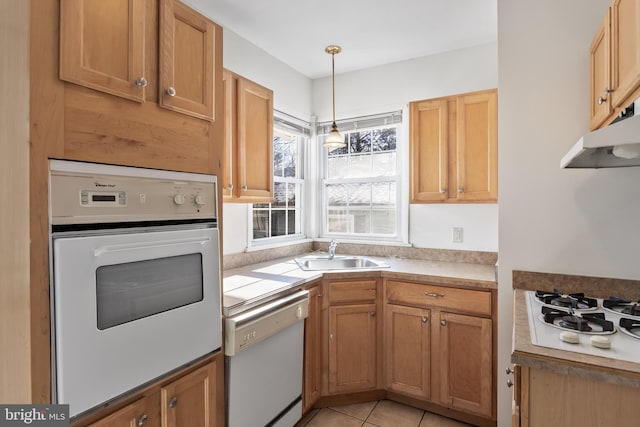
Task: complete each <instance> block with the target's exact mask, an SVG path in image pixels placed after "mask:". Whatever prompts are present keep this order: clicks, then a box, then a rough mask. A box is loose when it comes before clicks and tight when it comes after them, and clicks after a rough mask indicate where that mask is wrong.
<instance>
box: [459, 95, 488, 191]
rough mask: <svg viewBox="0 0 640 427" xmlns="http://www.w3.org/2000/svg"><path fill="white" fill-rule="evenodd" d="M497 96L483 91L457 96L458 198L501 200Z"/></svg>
mask: <svg viewBox="0 0 640 427" xmlns="http://www.w3.org/2000/svg"><path fill="white" fill-rule="evenodd" d="M497 103H498V95H497V93H496V91H495V90H494V91H488V92H480V93H474V94H469V95H465V96H461V97H459V98H458V103H457V110H458V111H457V113H458V118H457V120H458V125H457V144H456V152H457V162H456V163H457V171H456V176H457V186H458V188H457V190H456V191H457V193H458V197H457V198H458V200H465V201H474V200H482V201H495V200H497V199H498V107H497Z"/></svg>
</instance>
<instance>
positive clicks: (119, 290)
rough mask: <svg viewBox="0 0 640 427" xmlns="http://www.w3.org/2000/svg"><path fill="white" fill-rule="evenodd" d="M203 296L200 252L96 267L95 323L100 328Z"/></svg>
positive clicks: (189, 302)
mask: <svg viewBox="0 0 640 427" xmlns="http://www.w3.org/2000/svg"><path fill="white" fill-rule="evenodd" d="M202 299H203V273H202V254H200V253H193V254H187V255H178V256H172V257H167V258H155V259H150V260H144V261H135V262H128V263H124V264H115V265H105V266H101V267H98V268H97V270H96V302H97V317H98V319H97V322H98V323H97V326H98V329H100V330H104V329H108V328H111V327H114V326H117V325H121V324H123V323H127V322H132V321H134V320H137V319H141V318H143V317H147V316H152V315H154V314H158V313H162V312H165V311H168V310H173V309H176V308H178V307H183V306H186V305H189V304H193V303H196V302H198V301H202Z"/></svg>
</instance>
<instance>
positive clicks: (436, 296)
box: [424, 292, 445, 298]
mask: <svg viewBox="0 0 640 427" xmlns="http://www.w3.org/2000/svg"><path fill="white" fill-rule="evenodd" d="M424 294H425V295H426V296H428V297H431V298H444V297H445V295H444V294H436V293H435V292H425V293H424Z"/></svg>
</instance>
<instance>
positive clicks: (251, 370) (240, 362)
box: [225, 291, 309, 427]
mask: <svg viewBox="0 0 640 427" xmlns="http://www.w3.org/2000/svg"><path fill="white" fill-rule="evenodd" d="M308 311H309V291H298V292H295V293H293V294H291V295H287V296H284V297H282V298H278V299H276V300H274V301H271V302H269V303H266V304H264V305H261V306H258V307H256V308H252V309H250V310H247V311H244V312H241V313H239V314H237V315H234V316H232V317H229V318H227V319H226V320H225V356H226V357H225V359H226V381H227V387H226V390H227V399H226V401H227V425H228V426H229V427H260V426H268V427H292V426H293V425H295V423H296V422H298V421H299V420H300V418H301V417H302V375H303V358H304V319H305V318H306V317H307V315H308Z"/></svg>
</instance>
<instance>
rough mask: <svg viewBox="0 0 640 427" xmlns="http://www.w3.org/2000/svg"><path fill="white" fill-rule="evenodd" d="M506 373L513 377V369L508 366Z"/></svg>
mask: <svg viewBox="0 0 640 427" xmlns="http://www.w3.org/2000/svg"><path fill="white" fill-rule="evenodd" d="M505 372H506V373H507V375H511V374H513V369H511V368H510V367H508V366H507V369H505Z"/></svg>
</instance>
